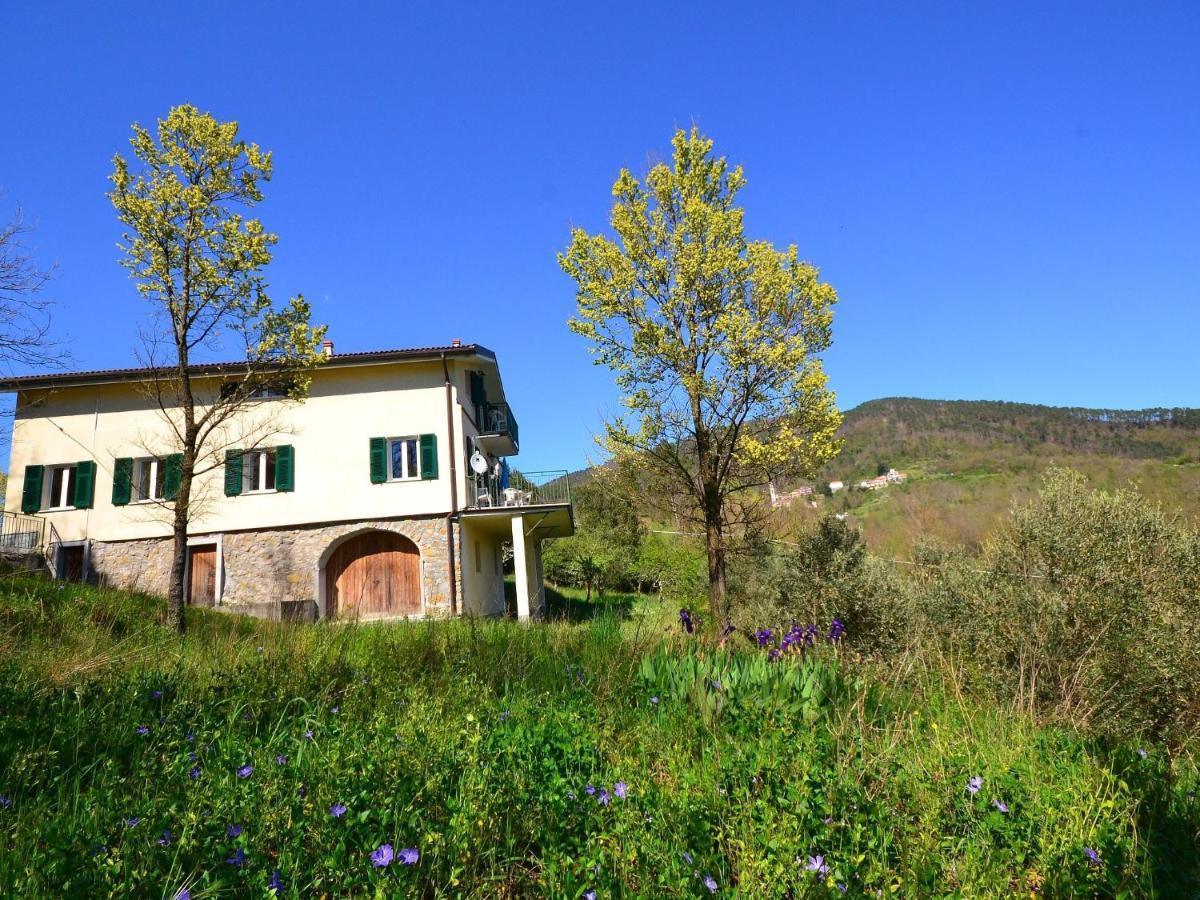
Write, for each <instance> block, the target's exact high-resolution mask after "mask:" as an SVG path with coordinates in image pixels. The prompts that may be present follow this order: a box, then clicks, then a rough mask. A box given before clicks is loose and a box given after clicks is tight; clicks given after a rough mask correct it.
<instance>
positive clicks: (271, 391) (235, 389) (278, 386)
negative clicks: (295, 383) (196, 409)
mask: <svg viewBox="0 0 1200 900" xmlns="http://www.w3.org/2000/svg"><path fill="white" fill-rule="evenodd" d="M291 390H292V383H291V382H290V381H275V382H267V383H265V384H260V385H257V386H250V385H247V384H245V383H243V382H240V381H229V382H226V383H225V384H223V385H221V399H222V400H228V399H229V398H231V397H235V396H236V397H245V398H246V399H247V400H279V399H282V398H284V397H286V396H288V394H289V393H290V392H291Z"/></svg>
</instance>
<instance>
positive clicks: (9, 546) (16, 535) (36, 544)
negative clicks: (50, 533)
mask: <svg viewBox="0 0 1200 900" xmlns="http://www.w3.org/2000/svg"><path fill="white" fill-rule="evenodd" d="M46 525H47V522H46V520H45V519H43V518H41V517H40V516H27V515H23V514H21V513H14V512H8V511H7V510H4V511H3V513H2V514H0V552H5V553H40V552H41V551H42V549H43V547H44V546H45V544H46V537H47V535H46Z"/></svg>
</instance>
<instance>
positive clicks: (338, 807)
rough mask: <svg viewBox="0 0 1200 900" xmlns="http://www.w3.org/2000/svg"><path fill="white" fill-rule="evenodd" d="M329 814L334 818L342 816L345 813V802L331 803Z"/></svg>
mask: <svg viewBox="0 0 1200 900" xmlns="http://www.w3.org/2000/svg"><path fill="white" fill-rule="evenodd" d="M329 814H330V815H331V816H333V817H334V818H335V819H340V818H341V817H342V816H344V815H345V814H346V804H345V803H335V804H333V806H331V807H329Z"/></svg>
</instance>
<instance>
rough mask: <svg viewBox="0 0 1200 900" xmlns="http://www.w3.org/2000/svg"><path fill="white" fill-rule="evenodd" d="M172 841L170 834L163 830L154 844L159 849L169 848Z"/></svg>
mask: <svg viewBox="0 0 1200 900" xmlns="http://www.w3.org/2000/svg"><path fill="white" fill-rule="evenodd" d="M173 840H174V837H173V836H172V835H171V832H170V831H168V830H167V829H165V828H164V829H163V833H162V837H160V838H159V839H158V840H157V841H155V843H157V844H158V846H160V847H170V846H171V841H173Z"/></svg>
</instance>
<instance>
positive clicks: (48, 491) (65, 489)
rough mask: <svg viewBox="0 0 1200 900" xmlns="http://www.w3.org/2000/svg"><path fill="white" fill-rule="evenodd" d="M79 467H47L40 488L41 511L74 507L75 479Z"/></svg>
mask: <svg viewBox="0 0 1200 900" xmlns="http://www.w3.org/2000/svg"><path fill="white" fill-rule="evenodd" d="M78 469H79V467H78V466H76V465H69V466H47V467H46V477H45V481H44V483H43V487H42V509H68V508H71V507H73V506H74V505H75V477H76V473H77V471H78Z"/></svg>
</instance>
